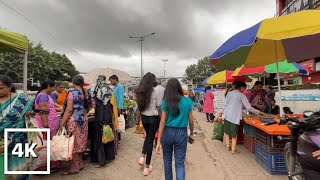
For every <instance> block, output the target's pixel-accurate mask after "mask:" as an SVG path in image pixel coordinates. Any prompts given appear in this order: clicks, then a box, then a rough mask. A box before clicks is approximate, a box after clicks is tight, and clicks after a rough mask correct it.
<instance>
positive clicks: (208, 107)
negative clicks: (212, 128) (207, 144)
mask: <svg viewBox="0 0 320 180" xmlns="http://www.w3.org/2000/svg"><path fill="white" fill-rule="evenodd" d="M203 98H204V105H203V112H204V113H206V116H207V122H213V119H214V116H213V99H214V95H213V93H212V90H211V87H210V86H207V87H206V88H205V94H204V96H203Z"/></svg>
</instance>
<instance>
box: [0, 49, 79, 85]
mask: <svg viewBox="0 0 320 180" xmlns="http://www.w3.org/2000/svg"><path fill="white" fill-rule="evenodd" d="M22 68H23V55H21V54H18V53H0V72H1V74H6V75H8V76H10V77H11V78H13V80H14V81H15V82H22V73H23V69H22ZM77 74H79V72H78V71H77V70H76V68H75V66H74V65H73V64H72V63H71V61H70V60H69V59H68V57H67V56H66V55H65V54H62V55H61V54H59V53H56V52H49V51H48V50H46V49H44V48H43V46H42V44H41V43H38V44H36V45H34V44H33V43H30V44H29V50H28V78H29V79H31V78H32V79H34V80H39V81H44V80H46V79H52V80H59V81H70V80H71V78H72V77H73V76H75V75H77Z"/></svg>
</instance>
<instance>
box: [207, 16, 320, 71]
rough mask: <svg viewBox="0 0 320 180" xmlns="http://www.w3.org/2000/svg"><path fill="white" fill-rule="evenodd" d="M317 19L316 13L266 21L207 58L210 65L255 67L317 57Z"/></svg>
mask: <svg viewBox="0 0 320 180" xmlns="http://www.w3.org/2000/svg"><path fill="white" fill-rule="evenodd" d="M319 19H320V11H319V10H304V11H300V12H296V13H293V14H289V15H286V16H280V17H275V18H269V19H265V20H263V21H261V22H259V23H257V24H255V25H254V26H252V27H250V28H248V29H245V30H243V31H241V32H239V33H237V34H235V35H234V36H232V37H231V38H230V39H228V40H227V41H226V42H225V43H223V44H222V45H221V46H220V47H219V48H218V49H217V50H216V51H215V52H214V53H213V54H212V55H211V56H210V58H211V63H212V64H214V65H216V64H219V63H223V64H224V65H227V66H228V65H236V66H238V67H240V66H241V65H245V66H246V67H256V66H263V65H268V64H272V63H276V62H278V61H285V60H288V62H298V61H302V60H305V59H312V58H316V57H320V51H319V47H320V20H319Z"/></svg>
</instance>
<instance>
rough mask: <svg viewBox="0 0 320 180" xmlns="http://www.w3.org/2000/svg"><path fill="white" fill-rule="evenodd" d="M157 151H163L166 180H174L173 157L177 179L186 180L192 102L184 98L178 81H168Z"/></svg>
mask: <svg viewBox="0 0 320 180" xmlns="http://www.w3.org/2000/svg"><path fill="white" fill-rule="evenodd" d="M161 109H162V115H161V122H160V127H159V138H158V145H157V148H156V151H157V152H158V153H160V151H161V149H162V150H163V162H164V173H165V179H166V180H172V178H173V177H172V155H173V152H174V160H175V167H176V179H177V180H184V179H185V164H184V163H185V160H186V152H187V143H188V129H187V128H188V123H189V127H190V136H192V135H193V128H194V123H193V116H192V101H191V99H189V98H186V97H184V95H183V90H182V87H181V84H180V83H179V81H178V80H177V79H170V80H169V81H168V84H167V87H166V91H165V95H164V100H163V101H162V104H161Z"/></svg>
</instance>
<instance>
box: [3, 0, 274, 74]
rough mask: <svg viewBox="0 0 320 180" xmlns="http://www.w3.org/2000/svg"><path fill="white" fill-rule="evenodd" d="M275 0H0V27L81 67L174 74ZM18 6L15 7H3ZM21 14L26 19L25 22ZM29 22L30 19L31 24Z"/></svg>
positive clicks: (266, 11) (264, 14) (264, 13)
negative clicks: (141, 51)
mask: <svg viewBox="0 0 320 180" xmlns="http://www.w3.org/2000/svg"><path fill="white" fill-rule="evenodd" d="M275 1H276V0H0V27H2V28H7V29H8V30H11V31H15V32H18V33H22V34H25V35H27V36H28V37H29V39H30V40H31V41H34V42H39V41H41V42H42V43H43V44H44V46H45V48H47V49H49V50H52V51H57V52H60V53H65V54H67V55H68V57H69V58H70V59H71V61H72V62H73V63H74V64H75V66H76V67H77V69H78V70H79V71H81V72H87V71H89V70H90V69H92V68H95V67H111V68H116V69H121V70H125V71H127V72H128V73H129V74H131V75H133V76H138V75H140V43H139V42H138V41H137V40H134V39H129V34H130V35H132V36H141V35H147V34H149V33H152V32H155V33H156V34H155V35H154V36H150V37H148V38H147V39H146V40H145V41H144V44H143V45H144V49H143V52H144V56H143V58H144V70H145V72H147V71H151V72H153V73H155V74H156V75H162V74H163V62H162V61H161V60H162V59H168V60H169V62H168V63H167V70H168V71H167V75H169V76H180V75H182V74H184V71H185V68H186V67H187V66H188V65H190V64H192V63H196V62H197V59H199V58H202V57H204V56H207V55H210V54H212V53H213V51H214V50H215V49H216V48H217V47H218V46H219V45H221V44H222V43H223V42H224V41H225V40H227V39H228V38H229V37H230V36H232V35H233V34H234V33H236V32H238V31H240V30H243V29H245V28H247V27H249V26H251V25H253V24H255V23H257V22H258V21H260V20H262V19H263V18H268V17H273V16H274V14H275V9H276V6H275ZM3 3H6V4H7V5H9V6H10V7H11V8H13V9H15V10H17V11H18V12H19V13H20V14H22V15H24V16H25V17H22V16H21V15H19V14H18V13H17V12H14V11H13V10H12V9H10V8H9V7H8V6H5V5H4V4H3ZM25 18H27V19H28V20H27V19H25ZM29 20H30V21H31V22H30V21H29Z"/></svg>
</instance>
